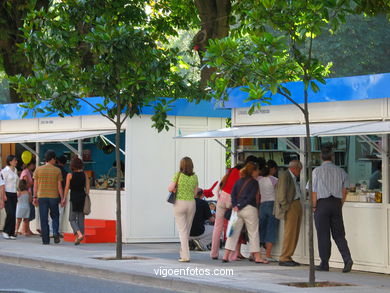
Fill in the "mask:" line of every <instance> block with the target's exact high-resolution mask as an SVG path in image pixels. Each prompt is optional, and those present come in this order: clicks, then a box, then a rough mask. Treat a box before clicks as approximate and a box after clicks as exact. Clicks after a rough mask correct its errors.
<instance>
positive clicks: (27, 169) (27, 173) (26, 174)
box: [20, 159, 36, 235]
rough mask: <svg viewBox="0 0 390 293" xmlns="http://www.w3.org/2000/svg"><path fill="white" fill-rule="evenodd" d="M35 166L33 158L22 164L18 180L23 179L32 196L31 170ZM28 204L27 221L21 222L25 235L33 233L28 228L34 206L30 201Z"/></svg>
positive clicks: (33, 215)
mask: <svg viewBox="0 0 390 293" xmlns="http://www.w3.org/2000/svg"><path fill="white" fill-rule="evenodd" d="M35 167H36V162H35V159H32V160H31V161H30V162H29V163H28V164H26V165H24V167H23V171H22V173H21V174H20V180H25V181H26V183H27V190H28V192H29V193H30V195H31V197H33V186H34V180H33V172H34V170H35ZM29 206H30V216H29V221H28V222H23V231H24V233H25V235H33V232H32V231H31V229H30V222H31V221H32V220H34V219H35V206H34V205H33V204H32V202H30V203H29Z"/></svg>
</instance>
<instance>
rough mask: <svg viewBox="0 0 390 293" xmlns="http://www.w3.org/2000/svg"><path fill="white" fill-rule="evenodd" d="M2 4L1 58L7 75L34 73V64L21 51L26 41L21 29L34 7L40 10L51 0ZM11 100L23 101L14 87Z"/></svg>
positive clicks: (0, 23) (25, 0)
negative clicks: (20, 48) (20, 47)
mask: <svg viewBox="0 0 390 293" xmlns="http://www.w3.org/2000/svg"><path fill="white" fill-rule="evenodd" d="M2 2H3V3H1V4H0V19H2V21H1V22H0V32H1V39H0V58H1V60H2V62H1V63H2V64H3V67H4V71H5V73H6V74H7V75H9V76H13V75H17V74H21V75H23V76H28V75H30V74H31V73H32V69H31V68H32V66H31V63H30V62H29V60H28V59H27V58H26V56H25V55H24V54H23V53H22V52H20V50H19V47H18V45H20V44H22V43H23V42H24V38H23V35H22V32H21V31H20V29H21V28H22V27H23V22H24V18H25V17H26V15H27V14H28V13H29V12H30V11H32V10H33V9H36V10H39V9H41V8H47V7H48V6H49V0H38V1H36V2H35V4H34V3H33V1H29V0H24V1H13V2H16V3H13V4H11V5H9V3H7V1H2ZM10 102H11V103H18V102H22V98H21V97H19V96H18V94H17V93H16V91H15V90H14V89H12V88H11V89H10Z"/></svg>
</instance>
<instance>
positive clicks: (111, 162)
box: [0, 98, 230, 243]
mask: <svg viewBox="0 0 390 293" xmlns="http://www.w3.org/2000/svg"><path fill="white" fill-rule="evenodd" d="M89 99H91V100H90V102H91V103H98V102H99V101H100V99H101V98H89ZM24 111H25V108H22V107H21V106H20V105H19V104H3V105H0V144H1V146H2V147H1V151H2V159H3V160H2V161H3V167H4V164H5V158H6V156H7V155H9V154H16V156H17V158H18V160H19V161H22V160H23V158H22V155H23V157H24V158H25V159H26V154H28V156H30V155H31V156H35V157H36V159H37V161H38V164H43V163H44V154H45V152H46V151H47V150H49V149H52V150H54V151H55V152H56V154H57V156H61V155H65V156H66V157H67V159H68V160H67V168H68V170H69V162H70V159H71V157H72V156H78V157H80V158H82V160H83V162H84V170H85V171H86V172H87V174H88V176H89V177H90V178H91V183H92V188H91V192H90V198H91V201H92V209H91V214H90V215H88V216H87V217H86V219H87V220H99V221H100V222H99V223H98V222H97V221H95V222H93V223H94V225H96V224H99V225H100V224H102V223H103V224H107V225H106V227H108V226H110V227H111V226H112V225H113V226H114V229H111V228H110V229H111V230H110V231H112V232H113V233H115V220H116V200H115V196H116V191H115V190H114V186H115V175H116V172H115V171H116V169H115V168H116V164H115V152H114V147H115V145H114V144H113V141H115V139H114V137H115V135H114V133H115V129H114V125H113V124H112V123H111V122H110V121H108V119H106V118H104V117H103V116H101V115H98V114H96V112H94V109H92V108H91V107H90V106H89V105H87V104H82V107H81V109H80V110H78V111H76V112H74V113H73V115H72V116H67V117H65V118H62V117H58V116H56V115H51V116H49V117H47V116H45V115H44V114H38V115H37V116H36V117H33V116H32V115H29V116H27V117H26V118H23V119H22V116H23V113H24ZM151 111H152V110H150V109H144V111H143V115H142V116H141V117H134V118H132V119H127V120H126V122H125V123H124V127H123V129H122V133H121V145H120V149H121V161H122V163H123V164H121V170H122V173H123V176H122V177H123V178H122V180H121V186H122V225H123V233H122V235H123V242H125V243H134V242H176V241H178V233H177V231H176V229H175V223H174V216H173V212H172V207H171V205H169V204H167V203H166V196H167V193H168V192H167V186H168V184H169V182H170V181H171V179H172V176H173V174H174V172H175V171H176V170H177V169H178V165H179V161H180V159H181V158H182V157H184V156H190V157H191V158H192V159H193V161H194V166H195V172H196V173H197V174H198V178H199V184H200V186H201V187H203V186H206V187H209V186H211V185H212V183H213V182H215V181H216V180H218V179H219V178H220V177H221V176H223V174H224V172H225V162H224V160H225V152H224V150H222V149H221V148H220V147H219V146H218V145H216V144H215V143H214V142H207V141H203V142H197V143H189V142H187V141H181V142H179V141H174V140H173V139H172V137H173V136H175V135H177V134H178V133H183V134H189V133H193V132H199V131H206V130H210V129H215V128H221V127H223V126H224V125H226V117H229V116H230V111H228V110H215V109H214V107H213V106H212V105H211V104H210V103H207V102H204V103H200V104H190V103H188V102H187V101H186V100H177V101H176V102H175V104H174V105H173V110H172V111H171V112H170V113H169V116H168V119H169V120H170V122H171V123H172V124H173V125H174V126H172V127H171V128H170V129H169V131H163V132H161V133H158V132H157V130H156V129H154V128H152V121H151V119H150V115H151V114H152V112H151ZM20 164H21V163H20ZM19 169H20V166H19ZM68 208H69V205H67V209H66V210H65V214H66V215H68ZM3 212H4V211H3ZM67 218H68V216H66V217H65V219H67ZM64 222H65V223H66V224H68V221H67V220H66V221H64ZM31 226H32V227H33V228H34V227H35V225H34V223H32V224H31ZM70 231H71V229H70V226H68V227H66V228H65V231H64V232H70ZM103 234H105V235H107V234H109V233H107V229H106V231H105V233H103ZM103 236H104V235H103ZM103 236H102V237H100V238H99V241H102V242H112V241H115V234H114V237H113V235H109V237H108V238H109V239H108V238H107V239H105V238H104V237H103Z"/></svg>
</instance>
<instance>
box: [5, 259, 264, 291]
mask: <svg viewBox="0 0 390 293" xmlns="http://www.w3.org/2000/svg"><path fill="white" fill-rule="evenodd" d="M0 262H1V263H7V264H12V265H20V266H25V267H30V268H36V269H44V270H49V271H54V272H60V273H70V274H75V275H83V276H87V277H92V278H98V279H105V280H109V281H119V282H124V283H130V284H133V285H141V286H142V285H144V286H149V287H156V288H160V289H171V290H180V291H182V292H199V293H214V292H216V293H236V292H248V293H249V292H250V293H253V292H261V293H270V292H271V291H267V290H261V289H258V290H251V289H240V288H234V287H231V286H227V285H226V286H224V285H219V284H217V285H208V284H202V283H199V282H194V281H190V280H178V279H174V278H158V277H153V276H149V275H145V274H137V273H124V272H120V271H114V270H107V269H101V268H92V267H90V266H83V265H82V264H80V265H79V264H72V263H61V262H56V261H50V260H44V259H34V258H28V257H21V256H11V255H0Z"/></svg>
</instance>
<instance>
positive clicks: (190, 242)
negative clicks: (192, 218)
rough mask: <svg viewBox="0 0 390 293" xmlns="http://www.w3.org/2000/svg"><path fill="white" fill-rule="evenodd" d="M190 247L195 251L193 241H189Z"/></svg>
mask: <svg viewBox="0 0 390 293" xmlns="http://www.w3.org/2000/svg"><path fill="white" fill-rule="evenodd" d="M188 247H189V249H190V250H195V244H194V241H193V240H190V241H188Z"/></svg>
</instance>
